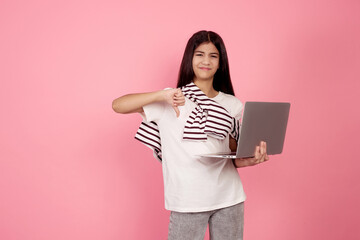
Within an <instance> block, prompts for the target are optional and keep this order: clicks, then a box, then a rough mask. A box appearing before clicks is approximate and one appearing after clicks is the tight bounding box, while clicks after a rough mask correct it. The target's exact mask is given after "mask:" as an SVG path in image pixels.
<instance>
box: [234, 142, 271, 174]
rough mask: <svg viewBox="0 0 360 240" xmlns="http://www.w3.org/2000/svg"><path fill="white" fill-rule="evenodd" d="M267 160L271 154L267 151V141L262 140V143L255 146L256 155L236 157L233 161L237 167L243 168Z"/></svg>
mask: <svg viewBox="0 0 360 240" xmlns="http://www.w3.org/2000/svg"><path fill="white" fill-rule="evenodd" d="M267 160H269V156H268V155H267V153H266V142H264V141H261V142H260V145H259V146H256V147H255V152H254V157H251V158H236V159H234V160H233V162H234V165H235V167H237V168H241V167H248V166H254V165H257V164H259V163H262V162H265V161H267Z"/></svg>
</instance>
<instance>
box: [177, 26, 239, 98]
mask: <svg viewBox="0 0 360 240" xmlns="http://www.w3.org/2000/svg"><path fill="white" fill-rule="evenodd" d="M208 42H211V43H212V44H214V45H215V47H216V48H217V50H218V51H219V53H220V59H219V69H218V70H217V71H216V73H215V75H214V81H213V87H214V89H215V90H216V91H221V92H224V93H228V94H231V95H235V93H234V89H233V86H232V83H231V79H230V70H229V61H228V57H227V53H226V49H225V44H224V41H223V40H222V38H221V37H220V36H219V35H218V34H217V33H215V32H211V31H199V32H197V33H195V34H194V35H192V37H191V38H190V39H189V41H188V43H187V45H186V48H185V52H184V56H183V59H182V61H181V65H180V71H179V78H178V82H177V87H178V88H179V87H182V86H185V85H186V84H189V83H191V82H192V81H193V80H194V70H193V67H192V59H193V56H194V51H195V49H196V48H197V47H198V46H199V45H200V44H202V43H208Z"/></svg>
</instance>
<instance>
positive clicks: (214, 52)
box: [195, 50, 219, 55]
mask: <svg viewBox="0 0 360 240" xmlns="http://www.w3.org/2000/svg"><path fill="white" fill-rule="evenodd" d="M195 52H198V53H205V52H203V51H199V50H196V51H195ZM210 54H216V55H219V53H217V52H212V53H210Z"/></svg>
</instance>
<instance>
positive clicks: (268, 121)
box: [200, 102, 290, 158]
mask: <svg viewBox="0 0 360 240" xmlns="http://www.w3.org/2000/svg"><path fill="white" fill-rule="evenodd" d="M289 111H290V103H285V102H246V103H245V107H244V113H243V119H242V123H241V127H240V138H239V141H238V145H237V151H236V152H232V153H225V154H224V153H214V154H203V155H200V156H201V157H210V158H247V157H253V156H254V151H255V147H256V146H257V145H259V143H260V141H265V142H266V147H267V149H266V151H267V154H268V155H274V154H280V153H281V152H282V150H283V146H284V140H285V133H286V126H287V122H288V118H289Z"/></svg>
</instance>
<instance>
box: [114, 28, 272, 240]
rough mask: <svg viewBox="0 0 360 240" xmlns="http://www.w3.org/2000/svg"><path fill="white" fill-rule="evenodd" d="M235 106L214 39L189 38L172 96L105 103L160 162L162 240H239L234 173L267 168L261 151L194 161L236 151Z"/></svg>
mask: <svg viewBox="0 0 360 240" xmlns="http://www.w3.org/2000/svg"><path fill="white" fill-rule="evenodd" d="M242 107H243V105H242V103H241V102H240V100H238V99H237V98H236V97H235V96H234V90H233V87H232V83H231V80H230V74H229V64H228V58H227V53H226V49H225V45H224V42H223V40H222V39H221V37H220V36H219V35H218V34H216V33H214V32H211V31H200V32H197V33H195V34H194V35H193V36H192V37H191V38H190V39H189V41H188V43H187V46H186V49H185V53H184V56H183V59H182V62H181V66H180V72H179V79H178V83H177V89H165V90H160V91H156V92H149V93H138V94H129V95H125V96H122V97H120V98H117V99H115V100H114V101H113V109H114V111H116V112H118V113H134V112H138V113H140V114H141V115H142V117H143V119H144V121H143V123H142V126H141V127H140V129H139V131H138V133H137V135H136V138H137V139H138V140H140V141H141V142H143V143H144V144H146V145H147V146H149V147H151V148H152V149H153V150H154V155H155V156H156V157H157V158H158V159H159V160H161V162H162V170H163V178H164V190H165V191H164V192H165V208H166V209H167V210H170V211H171V215H170V223H169V234H168V239H170V240H175V239H182V240H184V239H189V240H190V239H191V240H194V239H195V240H197V239H204V235H205V231H206V228H207V225H208V224H209V232H210V238H211V239H212V240H226V239H229V240H235V239H242V236H243V218H244V205H243V202H244V201H245V198H246V196H245V193H244V191H243V186H242V183H241V180H240V177H239V174H238V172H237V170H236V168H239V167H246V166H252V165H256V164H258V163H262V162H264V161H267V160H268V159H269V158H268V156H267V154H266V143H265V142H261V143H260V144H259V146H257V147H256V149H255V153H254V155H255V157H253V158H245V159H236V160H235V161H231V160H228V159H220V160H219V159H210V158H205V157H199V155H200V154H207V153H217V152H230V149H231V150H233V151H236V145H237V143H236V140H237V138H238V135H237V133H238V126H239V125H238V121H239V119H240V118H241V111H242Z"/></svg>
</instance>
